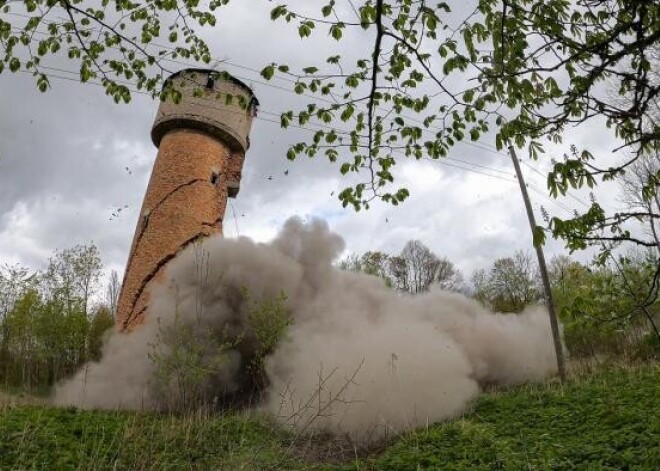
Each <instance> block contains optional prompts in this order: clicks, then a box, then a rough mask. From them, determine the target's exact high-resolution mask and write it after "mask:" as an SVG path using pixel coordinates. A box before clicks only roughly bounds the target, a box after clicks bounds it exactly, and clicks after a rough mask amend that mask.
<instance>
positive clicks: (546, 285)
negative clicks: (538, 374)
mask: <svg viewBox="0 0 660 471" xmlns="http://www.w3.org/2000/svg"><path fill="white" fill-rule="evenodd" d="M509 155H511V160H513V167H514V168H515V169H516V175H517V177H518V183H519V184H520V192H521V193H522V196H523V200H525V208H526V209H527V219H529V225H530V228H531V229H532V236H533V235H534V231H535V229H536V221H535V219H534V211H533V210H532V203H530V201H529V194H527V186H526V185H525V180H524V179H523V175H522V172H521V171H520V163H519V162H518V157H517V156H516V150H515V149H514V148H513V146H509ZM534 245H535V248H536V256H537V258H538V260H539V269H540V271H541V278H542V279H543V291H545V302H546V305H547V306H548V314H549V315H550V327H551V328H552V340H553V341H554V343H555V354H556V355H557V369H558V370H559V378H560V379H561V381H562V383H563V382H565V381H566V363H565V361H564V351H563V348H562V345H561V336H560V335H559V322H558V321H557V313H556V312H555V303H554V301H553V299H552V290H551V289H550V278H549V277H548V268H547V267H546V265H545V256H544V255H543V248H542V247H541V246H540V245H536V244H534Z"/></svg>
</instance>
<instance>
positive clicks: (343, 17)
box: [262, 0, 660, 249]
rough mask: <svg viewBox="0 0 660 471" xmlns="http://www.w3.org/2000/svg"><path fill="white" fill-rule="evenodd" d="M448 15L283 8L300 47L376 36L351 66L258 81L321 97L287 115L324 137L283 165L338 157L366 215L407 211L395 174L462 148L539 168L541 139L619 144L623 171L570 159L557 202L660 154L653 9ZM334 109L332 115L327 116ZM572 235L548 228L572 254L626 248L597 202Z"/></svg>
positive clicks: (658, 38)
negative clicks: (472, 146) (491, 149)
mask: <svg viewBox="0 0 660 471" xmlns="http://www.w3.org/2000/svg"><path fill="white" fill-rule="evenodd" d="M352 4H353V5H354V6H355V2H352ZM298 5H299V6H300V8H302V4H298ZM453 5H455V4H454V3H453V2H441V3H435V4H431V3H430V2H426V1H413V0H399V1H391V2H386V1H384V0H373V1H371V0H369V1H363V2H360V4H359V5H357V6H356V7H355V9H354V10H353V13H354V14H353V15H351V10H348V9H346V8H343V5H342V6H340V5H338V2H335V1H334V0H331V1H329V2H328V3H327V4H325V5H324V6H323V7H322V8H321V10H320V12H319V14H318V15H317V16H315V17H312V16H306V15H302V14H300V13H299V12H297V11H294V10H293V9H292V8H290V7H289V6H286V5H279V6H276V7H275V8H273V10H272V11H271V18H272V19H273V20H276V21H284V22H287V23H290V24H292V25H296V26H297V27H298V33H299V35H300V37H301V38H303V39H305V40H306V39H307V38H312V37H314V36H315V35H317V36H318V35H319V34H327V35H329V36H330V37H331V38H333V39H335V40H337V41H342V40H345V39H346V38H347V37H349V35H353V38H355V37H357V35H359V37H360V39H361V40H362V42H363V44H364V38H365V37H368V38H369V39H368V45H365V46H364V48H363V53H364V55H363V57H361V58H358V59H357V60H355V61H353V60H352V59H351V60H349V59H345V58H344V57H342V56H341V55H332V56H330V57H328V58H327V59H326V61H325V63H319V64H313V65H310V66H308V67H305V68H303V69H302V70H300V71H298V72H293V71H291V69H290V67H289V66H287V65H284V64H275V63H273V64H270V65H269V66H267V67H266V68H264V69H263V71H262V75H263V77H265V78H267V79H271V78H272V77H273V76H275V75H276V74H286V75H288V76H289V77H293V78H294V79H295V80H296V84H295V87H294V90H295V91H296V92H297V93H300V94H303V93H305V94H307V95H309V94H311V95H316V96H317V97H319V98H321V100H318V101H313V100H312V102H311V103H310V104H308V105H307V107H306V108H304V109H302V110H300V111H299V112H297V113H294V112H293V111H288V112H285V113H284V114H283V115H282V125H283V126H284V127H286V126H287V125H288V124H289V123H291V122H292V121H293V120H294V119H297V122H298V124H300V125H304V124H306V123H307V122H308V121H312V120H315V121H317V122H318V123H320V124H321V125H322V126H324V127H325V129H323V130H320V131H318V132H317V133H316V134H315V135H314V137H313V139H311V140H310V141H305V142H300V143H298V144H296V145H294V146H292V147H291V149H290V151H289V154H288V157H289V158H290V159H294V158H296V157H297V156H299V155H307V156H315V155H317V154H319V153H323V154H324V155H325V156H326V157H327V158H329V159H330V160H331V161H337V160H341V159H343V160H344V161H343V162H342V163H341V166H340V170H341V173H342V174H346V173H349V172H354V173H357V174H358V175H361V176H362V178H361V180H360V182H359V183H357V184H355V185H353V186H350V187H348V188H346V189H345V190H344V191H343V192H342V193H341V195H340V198H341V199H342V201H343V203H344V205H345V206H346V205H352V206H354V207H355V208H356V209H360V208H362V207H366V206H368V205H369V203H370V202H371V201H373V200H374V199H381V200H384V201H388V202H391V203H393V204H398V203H400V202H401V201H403V200H404V199H405V198H406V197H407V196H408V195H409V192H408V190H407V189H405V188H394V189H392V185H391V184H392V183H393V182H394V179H395V174H394V166H395V164H396V163H397V162H401V161H402V160H403V159H406V158H413V159H424V158H432V159H439V158H442V157H445V156H446V155H448V153H449V152H450V149H451V148H452V147H453V146H455V145H456V144H457V143H458V142H460V141H463V140H468V139H469V140H471V141H479V140H491V139H492V140H493V141H494V144H495V145H496V147H497V149H498V150H501V149H503V148H504V147H505V146H508V145H510V144H514V145H516V146H517V147H520V148H527V150H528V151H529V156H530V157H531V158H532V159H536V158H538V156H539V154H540V153H542V152H544V146H543V141H548V142H551V143H561V142H562V140H564V139H565V138H566V136H567V135H569V136H570V134H569V132H572V130H573V129H575V128H576V127H577V128H579V127H580V126H582V125H595V126H602V128H603V130H605V127H607V128H610V129H611V130H612V131H613V133H614V135H615V136H616V137H618V138H619V139H620V140H621V148H620V149H617V151H620V150H625V151H626V153H625V155H626V158H625V159H624V161H623V162H622V163H620V164H617V165H614V166H603V167H601V166H599V164H598V161H602V157H603V156H602V155H598V156H594V155H593V154H592V151H590V150H589V149H576V148H574V147H572V148H571V152H570V153H567V155H565V156H564V157H563V158H562V159H557V161H556V162H555V166H554V169H553V171H552V172H551V173H550V174H549V175H548V186H549V189H550V192H551V193H552V194H553V195H554V196H555V197H557V196H559V195H563V194H566V192H567V191H569V190H570V189H572V188H573V189H575V188H582V187H589V188H592V187H593V186H594V185H596V184H597V183H598V181H599V180H604V181H606V180H611V179H614V178H617V177H619V176H620V175H621V174H622V173H623V172H624V171H625V169H626V168H627V167H628V166H630V165H632V164H633V163H634V162H635V161H637V160H638V159H640V158H643V157H644V156H647V155H655V153H656V152H657V151H658V142H659V141H658V138H659V137H660V128H659V126H658V114H657V113H656V114H654V112H657V110H658V102H659V94H660V80H658V77H660V71H659V70H658V60H657V59H658V57H657V53H658V50H659V48H660V46H659V44H660V6H659V5H658V4H657V3H656V2H647V1H643V0H603V1H593V0H578V1H575V2H566V1H563V0H547V1H546V0H543V1H541V0H507V1H504V2H502V1H498V0H480V1H478V2H475V3H474V9H473V10H471V11H470V12H468V14H467V15H465V16H464V17H462V18H461V19H460V20H459V21H457V20H456V16H457V15H456V14H454V13H453V12H452V9H451V7H452V6H453ZM365 34H367V36H365ZM317 40H318V39H317ZM612 90H613V93H610V91H612ZM613 95H614V96H613ZM328 99H329V100H330V101H331V102H332V103H331V104H329V105H323V104H322V103H324V102H325V103H327V101H325V100H328ZM597 118H602V120H599V119H597ZM328 128H330V129H328ZM342 148H343V149H344V150H345V151H348V152H340V150H341V149H342ZM347 154H348V155H350V159H348V160H346V156H347ZM649 177H650V178H649V180H648V182H647V185H646V186H645V191H646V192H647V193H648V194H649V195H650V194H655V190H656V187H657V185H658V182H659V181H660V180H659V176H658V174H657V172H656V173H655V174H652V175H650V176H649ZM601 213H602V214H601ZM615 219H616V217H615ZM564 223H565V221H563V220H561V219H555V220H553V223H552V225H551V228H552V229H553V231H554V235H555V236H562V237H567V238H568V240H569V245H570V247H571V248H573V249H577V248H582V247H584V246H585V245H586V244H587V242H588V239H585V238H584V237H582V236H583V234H582V233H581V232H580V231H578V232H579V233H577V234H576V233H575V232H574V231H573V229H574V227H573V226H571V224H573V225H577V226H578V228H580V230H581V231H582V232H586V233H589V234H590V233H592V232H593V231H600V230H603V229H606V228H607V229H609V230H612V232H613V234H614V235H613V237H612V238H613V239H614V240H628V239H629V234H627V233H626V232H625V230H624V229H622V228H621V227H620V225H619V224H616V223H615V224H612V221H611V220H608V218H607V216H606V215H605V214H604V211H603V210H602V208H601V207H600V206H599V205H598V204H597V203H596V202H593V205H592V207H591V208H590V209H589V212H588V213H587V214H586V215H584V217H576V218H575V219H574V220H572V222H571V223H568V222H566V224H564Z"/></svg>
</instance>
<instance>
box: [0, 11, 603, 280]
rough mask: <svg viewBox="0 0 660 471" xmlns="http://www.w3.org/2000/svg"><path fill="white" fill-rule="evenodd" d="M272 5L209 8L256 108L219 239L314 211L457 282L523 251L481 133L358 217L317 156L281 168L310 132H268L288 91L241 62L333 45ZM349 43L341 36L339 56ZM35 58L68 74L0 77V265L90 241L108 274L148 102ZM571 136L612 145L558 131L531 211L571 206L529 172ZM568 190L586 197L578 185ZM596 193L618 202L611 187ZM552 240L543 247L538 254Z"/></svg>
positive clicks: (142, 172)
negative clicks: (41, 84) (46, 83)
mask: <svg viewBox="0 0 660 471" xmlns="http://www.w3.org/2000/svg"><path fill="white" fill-rule="evenodd" d="M248 3H249V5H248ZM272 6H273V4H272V3H269V2H266V1H263V2H262V1H255V2H252V1H250V2H243V1H234V2H232V4H231V6H230V7H229V8H227V9H225V10H222V11H221V15H220V21H219V24H218V26H216V27H215V28H214V29H212V30H207V31H206V32H205V35H206V37H207V39H208V40H209V42H210V43H211V45H212V50H213V54H214V56H215V58H216V59H218V60H222V61H224V62H223V64H222V66H221V68H224V69H226V70H228V71H229V72H231V73H233V74H235V75H236V76H238V77H240V78H241V79H243V80H244V81H246V82H247V83H248V84H250V85H251V86H252V87H253V89H254V91H255V93H256V95H257V96H258V98H259V100H260V102H261V110H260V114H259V117H258V119H257V120H256V121H255V123H254V126H253V128H252V132H251V136H250V138H251V142H252V147H251V148H250V150H249V152H248V154H247V158H246V162H245V168H244V177H243V182H242V185H241V192H240V194H239V196H238V198H237V199H235V200H233V202H232V205H231V206H230V207H228V210H227V214H226V215H225V224H224V228H225V236H226V237H235V236H237V235H239V234H240V235H241V236H248V237H252V238H254V239H257V240H268V239H270V238H272V237H273V235H274V234H275V233H276V232H277V230H278V228H279V227H280V226H281V225H282V223H283V221H285V220H286V219H287V218H289V217H291V216H294V215H297V216H300V217H302V218H305V219H306V218H312V217H319V218H323V219H325V220H327V221H328V223H329V224H330V226H331V227H332V228H333V229H334V230H335V231H336V232H338V233H339V234H340V235H341V236H343V238H344V239H345V240H346V243H347V253H348V252H358V253H361V252H364V251H366V250H383V251H386V252H388V253H396V252H399V251H400V250H401V249H402V248H403V245H404V244H405V242H406V241H408V240H410V239H419V240H421V241H422V242H423V243H424V244H426V245H427V246H428V247H430V248H431V249H432V250H433V251H434V252H435V253H436V254H438V255H441V256H446V257H448V258H450V259H451V260H452V261H454V262H455V263H456V264H457V265H458V266H459V268H460V269H461V270H462V271H463V272H464V274H465V275H466V278H468V277H469V275H470V273H471V272H472V271H473V270H474V269H477V268H482V267H486V266H487V265H489V264H490V263H491V262H492V261H493V260H494V259H496V258H498V257H502V256H507V255H511V254H513V252H514V251H516V250H519V249H522V250H531V249H532V245H531V236H530V231H529V227H528V225H527V220H526V216H525V212H524V206H523V202H522V199H521V196H520V192H519V188H518V186H517V183H516V182H515V179H514V178H515V177H514V171H513V168H512V166H511V162H510V160H509V159H508V157H507V156H506V155H505V154H502V153H498V152H496V151H494V149H493V148H492V145H493V144H494V143H493V142H492V141H490V140H486V141H484V142H483V143H479V144H478V145H468V144H465V145H463V144H461V145H458V146H457V147H456V148H455V149H454V150H453V151H452V153H451V155H450V157H451V159H450V160H446V161H445V162H444V163H438V162H430V161H421V162H414V161H409V162H408V161H405V160H402V161H401V162H399V163H398V165H397V177H398V178H399V179H400V181H401V182H402V183H405V185H407V186H408V188H409V189H410V190H411V193H412V195H411V197H410V198H409V199H408V200H407V201H406V203H405V204H403V205H402V206H399V207H392V206H389V205H386V204H374V205H373V206H372V207H371V209H370V210H368V211H361V212H359V213H355V212H354V211H353V210H352V209H343V208H342V207H341V204H340V202H339V200H338V199H337V196H336V195H337V194H338V193H339V191H341V190H342V189H343V188H344V186H345V184H344V182H343V181H342V179H341V176H340V174H339V171H338V170H339V169H338V166H332V165H330V164H328V163H327V162H325V161H324V159H323V158H322V157H320V158H318V159H313V160H300V161H296V162H293V163H292V162H288V161H287V160H286V158H285V153H286V150H287V148H288V146H289V145H290V144H291V143H294V142H297V141H299V140H302V139H304V138H305V137H307V136H309V135H310V134H309V133H308V132H306V131H304V130H299V129H290V130H282V129H280V127H279V119H278V118H277V115H278V114H279V112H280V111H282V110H284V109H287V107H290V106H292V105H293V104H295V103H298V102H299V101H296V100H298V98H296V96H295V95H293V94H291V93H289V92H287V91H286V90H283V88H286V87H287V85H290V84H287V83H286V82H278V81H277V80H276V81H273V82H271V83H267V82H264V81H263V79H261V78H260V77H259V75H258V74H257V73H255V72H254V71H252V70H250V69H255V70H258V69H261V68H262V67H263V66H264V65H265V64H267V63H268V62H270V61H273V60H275V61H288V62H289V63H293V64H300V65H310V64H314V63H315V62H316V61H318V60H319V58H324V57H326V56H327V55H330V53H331V52H332V51H333V49H332V48H333V47H337V46H336V45H334V44H333V43H332V42H329V41H319V42H309V41H307V42H303V41H301V40H300V38H299V37H298V35H297V32H296V30H295V28H286V27H285V26H284V25H283V24H279V23H278V24H274V23H271V22H270V21H269V19H268V11H269V10H270V8H271V7H272ZM347 13H350V12H347ZM359 39H360V38H350V37H349V38H347V40H346V41H345V42H343V43H340V44H342V45H343V46H342V47H345V48H348V49H349V50H351V49H354V48H355V46H356V44H354V43H355V42H360V41H359ZM351 42H353V44H352V43H351ZM310 45H314V47H310ZM349 53H350V52H349ZM44 63H45V64H49V65H51V66H54V67H58V68H61V69H63V70H64V72H53V73H54V74H55V75H59V76H61V77H64V78H70V80H64V79H58V78H55V77H53V78H52V79H51V83H52V89H51V90H49V91H48V92H47V93H45V94H42V93H40V92H38V91H37V90H36V87H35V84H34V81H33V79H32V77H30V76H29V75H25V74H20V73H18V74H10V73H7V72H5V73H3V74H0V264H1V263H21V264H24V265H27V266H29V267H32V268H40V267H42V266H43V265H44V264H45V263H46V260H47V258H48V257H49V256H50V255H52V253H53V251H54V250H56V249H64V248H67V247H71V246H72V245H74V244H77V243H89V242H94V243H95V244H96V245H98V247H99V249H100V250H101V253H102V255H103V259H104V262H105V266H106V269H107V270H108V271H109V270H112V269H114V270H117V271H118V272H119V273H120V276H121V273H122V272H123V270H124V265H125V262H126V259H127V256H128V250H129V247H130V243H131V238H132V236H133V231H134V229H135V224H136V221H137V214H138V210H139V207H140V204H141V201H142V197H143V194H144V191H145V189H146V185H147V182H148V178H149V174H150V171H151V167H152V165H153V161H154V159H155V157H156V153H157V149H156V148H155V147H154V146H153V144H152V143H151V141H150V137H149V132H150V128H151V124H152V121H153V118H154V115H155V113H156V109H157V105H158V103H156V102H154V101H152V100H151V99H149V98H148V97H145V96H142V95H135V96H134V99H133V101H132V102H131V103H130V104H128V105H116V104H114V102H113V101H112V100H111V99H110V98H108V97H106V96H105V95H104V91H103V89H102V88H101V87H98V86H94V85H81V84H79V83H76V81H75V74H69V73H67V72H66V70H74V66H72V64H71V63H69V62H68V61H67V60H66V59H57V58H55V59H49V60H48V61H44ZM168 67H171V68H172V69H173V70H177V69H179V68H182V67H183V66H182V65H178V64H168ZM71 79H73V80H71ZM570 143H575V144H578V145H580V144H589V145H591V146H592V147H591V148H592V149H594V150H595V151H596V152H598V151H602V152H607V151H608V150H609V149H611V148H613V147H615V145H614V142H613V141H612V140H611V138H609V134H607V133H606V131H605V130H604V129H603V128H602V127H598V126H595V125H594V126H593V127H591V128H589V129H581V130H580V132H579V133H575V135H572V134H569V136H567V141H566V147H565V148H555V149H552V152H551V153H550V154H549V155H547V156H544V157H543V159H542V161H540V162H531V161H528V163H529V166H524V167H523V170H524V172H525V174H526V178H527V179H528V180H529V183H530V186H531V187H532V191H531V197H532V198H533V200H534V205H535V208H536V210H537V217H538V218H539V219H540V211H539V208H540V206H541V205H543V206H544V207H545V208H546V209H547V210H548V211H549V212H550V213H552V214H557V215H560V216H563V217H566V216H567V215H568V214H567V209H571V208H575V207H577V208H580V207H581V206H580V203H579V202H578V201H576V200H575V199H572V198H566V199H563V200H561V202H560V205H561V206H560V205H558V204H557V203H555V202H552V201H550V200H549V199H548V198H547V196H544V194H545V195H547V190H546V189H545V181H544V177H543V176H542V175H540V174H539V173H537V172H540V173H543V171H544V170H546V169H547V168H548V162H549V159H550V158H551V157H553V156H554V157H559V156H560V155H561V153H562V152H565V151H566V149H567V147H568V145H569V144H570ZM285 172H287V173H286V174H285ZM270 177H272V179H271V178H270ZM542 193H544V194H542ZM575 195H576V196H577V197H578V198H579V199H582V200H583V201H587V195H585V194H584V193H582V194H578V193H575ZM604 196H605V198H606V199H608V201H609V202H610V203H611V204H615V203H616V195H615V194H614V193H613V192H612V191H611V190H608V191H606V192H605V194H604ZM562 245H563V244H561V243H559V242H552V241H551V242H550V243H549V245H548V247H547V250H548V252H549V255H552V254H554V253H559V252H561V251H562Z"/></svg>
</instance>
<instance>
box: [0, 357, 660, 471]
mask: <svg viewBox="0 0 660 471" xmlns="http://www.w3.org/2000/svg"><path fill="white" fill-rule="evenodd" d="M8 397H9V396H5V397H4V399H3V398H2V396H0V401H3V402H4V405H1V406H0V437H2V439H1V440H0V468H1V469H111V468H112V469H227V470H236V469H328V470H330V469H342V470H351V469H354V470H364V469H373V470H376V469H378V470H381V469H387V470H410V469H447V470H462V469H470V470H473V469H484V470H485V469H512V470H513V469H640V470H642V469H649V470H652V469H660V414H659V413H658V411H660V366H659V365H658V364H655V365H651V366H645V367H643V368H639V369H622V368H618V369H613V370H609V371H605V372H601V373H597V374H589V375H581V376H580V377H579V378H575V379H573V380H572V381H571V382H570V383H569V384H567V385H565V386H562V385H560V384H559V383H557V382H555V381H551V382H548V383H546V384H539V385H527V386H523V387H519V388H516V389H513V390H511V391H508V392H494V393H489V394H484V395H482V396H481V397H480V398H479V399H478V400H477V401H476V402H475V404H474V407H473V409H472V410H471V411H470V412H469V413H467V414H465V415H464V416H462V417H460V418H457V419H456V420H453V421H450V422H446V423H440V424H434V425H430V426H429V427H427V428H425V429H423V430H417V431H414V432H411V433H408V434H405V435H404V436H401V437H398V438H396V439H394V440H392V441H391V442H390V443H388V444H380V445H379V446H378V447H377V448H373V449H372V450H371V451H368V450H367V452H365V450H357V449H353V448H352V447H351V445H350V444H348V442H343V441H341V440H325V439H324V438H323V437H321V438H320V439H318V440H314V442H316V443H311V441H310V440H309V439H304V440H303V439H300V438H299V437H298V438H297V437H294V436H292V435H291V434H289V433H288V432H285V431H283V430H280V429H277V428H276V427H275V426H274V425H273V424H272V423H271V422H270V421H268V420H267V419H266V418H264V417H260V416H258V415H255V414H243V413H240V414H228V415H204V414H197V415H186V416H176V415H170V414H167V415H159V414H154V413H129V412H100V411H81V410H76V409H73V408H68V409H57V408H51V407H48V406H45V405H35V404H34V400H31V402H32V403H31V404H20V403H17V400H16V398H13V399H12V401H13V404H9V403H8ZM19 402H20V401H19Z"/></svg>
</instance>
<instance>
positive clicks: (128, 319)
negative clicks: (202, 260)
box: [123, 232, 207, 329]
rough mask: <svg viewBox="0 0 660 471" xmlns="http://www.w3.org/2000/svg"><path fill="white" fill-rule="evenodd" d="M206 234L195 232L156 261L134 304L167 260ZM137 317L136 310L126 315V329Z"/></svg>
mask: <svg viewBox="0 0 660 471" xmlns="http://www.w3.org/2000/svg"><path fill="white" fill-rule="evenodd" d="M206 236H207V234H205V233H203V232H199V233H197V234H195V235H194V236H193V237H191V238H190V239H188V240H186V241H184V242H183V244H181V245H180V246H179V248H178V249H177V250H176V251H175V252H173V253H169V254H167V255H165V256H164V257H163V258H162V259H160V260H159V261H158V263H156V266H155V267H154V268H153V270H152V271H151V272H150V273H149V274H148V275H147V276H146V278H145V279H144V280H142V284H141V285H140V287H139V289H138V292H137V293H136V295H135V298H134V299H133V306H135V305H136V304H137V302H138V300H139V299H140V297H141V296H142V293H143V292H144V290H145V289H146V288H147V286H148V285H149V282H151V280H153V279H154V278H155V277H156V276H157V275H158V272H159V271H160V270H161V269H162V268H163V267H164V266H165V265H166V264H167V262H169V261H170V260H172V259H173V258H174V257H176V256H177V255H178V254H179V252H181V251H182V250H184V249H185V248H186V247H188V246H189V245H190V244H193V243H195V242H197V241H198V240H200V239H202V238H204V237H206ZM146 309H147V306H143V307H142V308H141V309H140V310H139V311H138V314H142V313H144V311H145V310H146ZM135 317H136V313H135V311H133V312H131V313H129V314H128V316H126V319H124V321H123V328H124V329H126V328H128V326H129V324H130V323H131V321H132V320H134V318H135Z"/></svg>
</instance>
